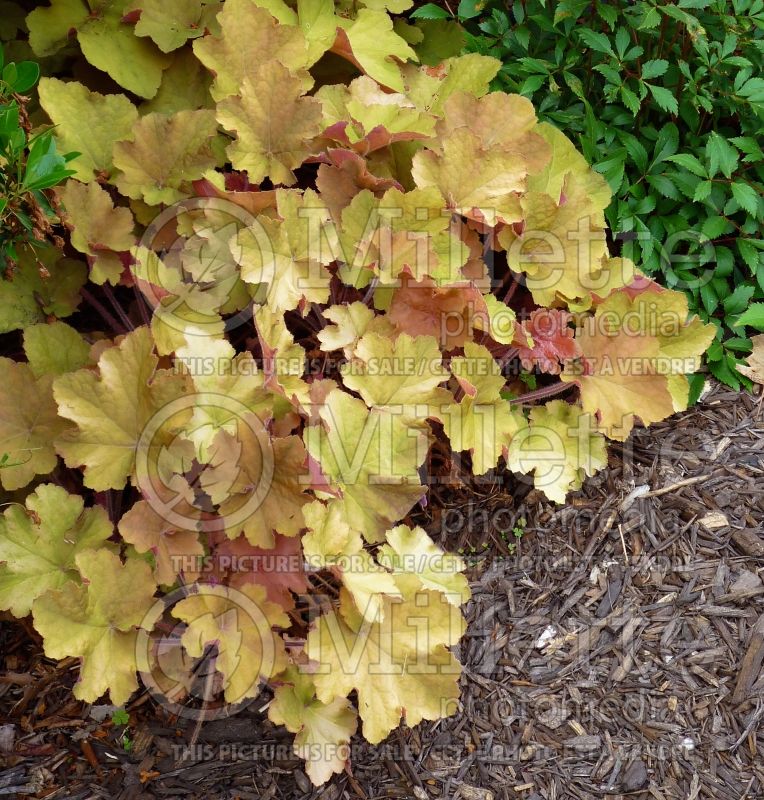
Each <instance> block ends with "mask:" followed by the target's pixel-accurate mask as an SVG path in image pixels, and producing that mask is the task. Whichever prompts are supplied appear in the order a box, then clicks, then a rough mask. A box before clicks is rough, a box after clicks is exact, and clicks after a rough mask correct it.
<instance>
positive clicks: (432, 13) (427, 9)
mask: <svg viewBox="0 0 764 800" xmlns="http://www.w3.org/2000/svg"><path fill="white" fill-rule="evenodd" d="M409 16H410V17H411V19H449V18H450V16H451V15H450V14H449V13H448V11H446V9H445V8H441V7H440V6H436V5H435V3H425V4H424V5H423V6H420V7H419V8H417V9H416V11H412V12H411V14H410V15H409Z"/></svg>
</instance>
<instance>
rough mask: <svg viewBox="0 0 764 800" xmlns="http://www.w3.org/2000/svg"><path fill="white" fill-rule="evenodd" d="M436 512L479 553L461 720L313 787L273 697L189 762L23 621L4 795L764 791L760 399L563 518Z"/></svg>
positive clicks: (385, 747)
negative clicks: (94, 695) (122, 716)
mask: <svg viewBox="0 0 764 800" xmlns="http://www.w3.org/2000/svg"><path fill="white" fill-rule="evenodd" d="M523 493H524V494H525V497H524V499H523V500H522V501H518V500H517V498H518V497H519V496H522V495H523ZM428 513H429V514H432V516H431V517H430V519H429V530H430V533H431V535H433V536H434V537H435V538H437V539H439V540H440V541H443V543H444V544H447V545H448V546H449V547H457V548H462V549H463V551H464V552H465V553H466V554H467V555H472V556H474V557H473V558H472V559H471V561H472V568H471V580H472V589H473V600H472V601H471V603H470V604H469V606H468V608H467V615H468V619H469V629H468V633H467V636H466V637H465V639H464V640H463V641H462V645H461V647H460V652H459V653H458V655H459V657H460V660H461V661H462V662H463V664H464V666H465V669H464V677H463V682H462V685H463V692H462V706H461V707H460V708H459V710H458V712H457V713H456V714H455V715H454V716H452V717H449V718H447V719H443V720H440V721H438V722H435V723H424V724H422V725H419V726H417V727H416V728H414V729H409V728H407V727H406V726H401V728H400V729H399V730H397V731H395V732H394V733H393V734H392V735H391V736H390V737H389V738H388V739H387V740H386V741H385V742H384V743H382V744H381V745H379V746H377V747H372V746H370V745H367V744H364V743H363V742H362V741H360V739H357V740H355V741H354V742H353V746H352V768H351V770H348V771H347V772H346V773H343V774H342V775H339V776H336V777H335V779H334V780H333V781H331V782H330V783H329V784H328V785H327V786H325V787H323V788H321V789H318V790H314V789H313V788H312V787H311V785H310V783H309V781H308V779H307V777H306V775H305V773H304V772H303V770H302V769H301V762H299V761H298V760H297V759H294V758H292V757H291V755H290V741H291V738H292V737H291V735H289V734H286V733H285V732H284V731H283V729H279V728H275V727H274V726H272V725H270V724H269V723H268V722H267V720H265V719H264V713H263V708H264V706H266V705H267V702H268V697H267V696H266V695H264V696H263V697H262V698H258V702H256V703H255V704H254V705H252V706H250V707H249V709H247V710H246V711H244V712H242V713H241V714H240V715H238V716H236V717H232V718H230V719H227V720H217V721H212V722H208V723H206V724H205V725H203V726H202V727H201V729H200V730H199V731H198V732H197V733H198V739H197V740H196V743H195V745H194V746H193V747H191V748H189V747H188V746H187V745H188V742H189V741H190V740H191V737H192V736H193V733H194V728H195V727H196V726H195V724H194V723H185V722H184V721H183V720H178V719H175V718H171V717H168V716H167V715H166V714H165V713H164V712H163V710H162V709H161V708H159V707H157V706H155V704H154V703H153V701H151V700H150V699H149V697H148V695H146V694H144V695H142V696H141V697H139V698H138V700H137V701H135V702H134V703H133V705H132V706H130V707H129V711H130V714H131V717H130V727H129V729H127V730H126V729H125V728H124V727H122V726H115V725H113V724H112V722H111V721H110V718H109V714H108V710H107V712H106V713H107V715H106V717H105V719H98V717H99V716H101V717H102V716H103V713H104V712H103V709H99V707H92V708H91V707H90V706H83V704H81V703H78V702H75V701H73V700H72V697H71V685H72V682H73V680H74V677H75V664H74V663H73V662H71V661H66V662H60V663H58V664H56V663H54V662H52V661H50V660H49V659H45V658H44V656H43V655H42V654H41V652H40V649H39V645H38V644H37V643H36V640H35V638H34V636H33V634H32V633H31V631H29V630H28V629H27V628H25V627H24V626H23V625H20V624H18V623H11V622H7V621H6V622H1V623H0V670H2V671H0V798H5V797H19V798H27V797H39V798H42V797H45V798H67V800H85V798H109V800H112V799H114V798H116V799H117V800H143V799H144V798H146V799H148V798H188V797H191V798H209V800H224V799H225V800H232V799H233V798H242V800H249V798H252V800H254V799H255V798H259V799H260V800H264V799H270V798H274V799H277V798H285V799H287V800H297V799H298V798H301V799H302V800H318V799H319V798H321V799H322V800H340V798H367V799H368V800H372V799H373V800H381V798H416V799H417V800H426V798H453V800H457V799H458V798H462V800H499V799H500V798H501V800H508V799H509V798H517V799H518V800H520V799H521V800H566V799H567V798H570V799H571V800H574V799H575V800H579V799H581V800H583V798H587V799H588V798H599V799H602V800H618V799H619V798H626V797H628V798H639V799H640V800H641V799H642V798H645V799H646V798H655V800H696V798H718V799H719V800H754V798H764V757H763V756H762V755H760V753H761V751H764V673H762V662H763V661H764V582H762V578H764V411H763V410H762V402H761V401H760V400H759V399H757V398H754V397H751V396H750V395H746V394H736V393H733V392H729V391H726V390H724V389H722V388H717V389H715V390H714V391H713V392H712V393H711V394H710V395H709V396H708V397H706V398H705V399H704V401H703V402H702V403H700V404H699V405H698V406H696V407H695V408H694V409H692V410H691V411H689V412H687V413H685V414H683V415H680V416H678V417H675V418H674V419H672V420H669V421H667V422H666V423H663V424H661V425H657V426H654V427H652V428H650V429H649V430H639V431H636V432H635V434H634V435H633V436H632V438H631V440H630V441H629V442H628V443H627V444H626V445H624V446H622V447H617V448H613V450H612V453H611V463H610V469H608V470H606V471H605V472H603V473H601V474H600V475H598V476H596V477H595V478H593V479H590V480H589V481H587V483H586V484H585V487H584V489H583V490H582V491H581V492H578V493H577V494H576V495H575V496H574V497H573V499H572V502H570V503H569V504H568V505H566V506H564V507H554V506H551V505H549V504H547V503H545V502H542V500H541V497H540V495H538V493H537V492H535V491H528V487H525V489H524V490H523V491H515V492H513V493H511V494H510V493H508V492H507V491H506V490H505V489H502V488H501V487H488V488H487V489H486V490H485V492H484V493H482V494H481V493H480V492H479V491H476V492H473V493H472V494H464V495H463V496H462V495H459V496H454V498H453V502H452V503H451V504H450V505H449V506H447V507H445V508H443V509H433V510H431V511H428ZM513 529H514V531H513ZM260 701H262V702H260ZM99 711H101V714H100V715H99ZM126 734H127V736H128V739H129V745H128V747H129V751H128V750H126V748H125V735H126Z"/></svg>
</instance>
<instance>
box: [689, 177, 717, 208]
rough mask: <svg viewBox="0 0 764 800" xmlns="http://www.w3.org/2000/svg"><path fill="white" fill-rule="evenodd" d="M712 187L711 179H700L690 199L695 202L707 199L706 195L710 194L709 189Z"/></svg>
mask: <svg viewBox="0 0 764 800" xmlns="http://www.w3.org/2000/svg"><path fill="white" fill-rule="evenodd" d="M713 188H714V184H713V181H701V182H700V183H699V184H698V185H697V186H696V187H695V194H694V195H693V196H692V199H693V200H694V201H695V202H696V203H701V202H703V200H707V199H708V196H709V195H710V194H711V189H713Z"/></svg>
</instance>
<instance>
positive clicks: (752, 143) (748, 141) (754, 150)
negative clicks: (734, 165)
mask: <svg viewBox="0 0 764 800" xmlns="http://www.w3.org/2000/svg"><path fill="white" fill-rule="evenodd" d="M730 141H731V142H734V144H735V147H737V149H738V150H740V152H741V153H745V158H744V159H743V161H745V162H746V163H748V162H751V161H764V152H762V150H761V148H760V147H759V143H758V142H757V141H756V139H754V138H753V136H734V137H733V138H732V139H730Z"/></svg>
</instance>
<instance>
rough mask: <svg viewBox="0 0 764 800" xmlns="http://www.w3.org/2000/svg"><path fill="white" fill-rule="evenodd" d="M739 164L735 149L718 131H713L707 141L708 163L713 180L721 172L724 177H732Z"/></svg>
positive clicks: (709, 173)
mask: <svg viewBox="0 0 764 800" xmlns="http://www.w3.org/2000/svg"><path fill="white" fill-rule="evenodd" d="M737 162H738V154H737V151H736V150H735V148H734V147H733V146H732V145H731V144H730V143H729V142H728V141H727V140H726V139H725V138H724V137H722V136H720V135H719V134H718V133H717V132H716V131H712V132H711V133H710V134H709V136H708V140H707V141H706V163H707V164H708V175H709V177H711V178H713V177H714V175H716V173H717V172H719V171H720V170H721V173H722V175H724V176H725V177H727V178H731V177H732V173H733V172H734V171H735V169H736V167H737Z"/></svg>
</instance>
